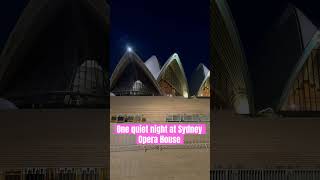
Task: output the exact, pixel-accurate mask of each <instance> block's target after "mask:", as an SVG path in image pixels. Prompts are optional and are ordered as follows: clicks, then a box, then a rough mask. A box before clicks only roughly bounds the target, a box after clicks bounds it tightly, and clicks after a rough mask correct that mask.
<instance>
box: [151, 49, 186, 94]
mask: <svg viewBox="0 0 320 180" xmlns="http://www.w3.org/2000/svg"><path fill="white" fill-rule="evenodd" d="M174 60H175V61H176V62H177V64H178V66H179V68H180V71H181V73H182V77H183V79H182V80H183V83H184V86H185V87H184V90H185V91H186V92H187V93H188V96H189V95H190V94H189V85H188V80H187V77H186V74H185V72H184V68H183V66H182V63H181V61H180V58H179V55H178V54H177V53H173V54H172V55H171V56H170V57H169V59H168V60H167V61H166V63H165V64H164V65H163V66H162V68H161V70H160V73H159V75H158V78H157V81H159V80H160V79H161V78H162V76H163V75H164V72H165V71H166V69H167V68H168V67H169V65H170V64H171V63H172V62H173V61H174ZM183 96H185V95H183Z"/></svg>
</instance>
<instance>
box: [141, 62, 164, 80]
mask: <svg viewBox="0 0 320 180" xmlns="http://www.w3.org/2000/svg"><path fill="white" fill-rule="evenodd" d="M144 64H145V65H146V66H147V68H148V69H149V71H150V72H151V74H152V75H153V77H154V78H155V79H157V78H158V75H159V73H160V64H159V61H158V59H157V57H156V56H151V57H150V58H149V59H148V60H147V61H146V62H145V63H144Z"/></svg>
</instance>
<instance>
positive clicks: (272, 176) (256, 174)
mask: <svg viewBox="0 0 320 180" xmlns="http://www.w3.org/2000/svg"><path fill="white" fill-rule="evenodd" d="M210 179H211V180H318V179H320V169H314V170H303V169H221V170H213V171H211V175H210Z"/></svg>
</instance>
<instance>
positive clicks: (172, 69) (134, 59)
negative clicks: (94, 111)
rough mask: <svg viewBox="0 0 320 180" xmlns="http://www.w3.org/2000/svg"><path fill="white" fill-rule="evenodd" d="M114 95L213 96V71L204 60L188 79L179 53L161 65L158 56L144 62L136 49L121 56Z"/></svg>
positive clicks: (112, 94)
mask: <svg viewBox="0 0 320 180" xmlns="http://www.w3.org/2000/svg"><path fill="white" fill-rule="evenodd" d="M110 84H111V85H110V91H111V96H170V97H174V96H180V97H185V98H189V97H210V71H209V70H208V68H207V67H206V66H205V65H203V64H200V65H199V66H198V67H197V68H196V69H195V70H194V72H193V74H192V78H191V81H190V83H188V80H187V77H186V74H185V72H184V69H183V65H182V63H181V60H180V58H179V56H178V54H176V53H174V54H173V55H172V56H171V57H169V59H168V60H167V61H166V62H165V64H164V65H163V66H160V64H159V61H158V59H157V57H156V56H152V57H150V58H149V59H148V60H147V61H145V62H143V61H142V60H141V59H140V57H139V56H138V55H137V54H136V53H135V52H133V51H127V52H126V53H125V54H124V55H123V57H122V58H121V59H120V61H119V63H118V65H117V66H116V68H115V70H114V72H113V74H112V76H111V80H110Z"/></svg>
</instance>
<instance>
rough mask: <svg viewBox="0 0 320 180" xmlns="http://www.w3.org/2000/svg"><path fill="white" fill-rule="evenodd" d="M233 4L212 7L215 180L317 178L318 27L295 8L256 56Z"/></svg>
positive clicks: (216, 1)
mask: <svg viewBox="0 0 320 180" xmlns="http://www.w3.org/2000/svg"><path fill="white" fill-rule="evenodd" d="M229 3H230V0H213V1H211V50H210V51H211V57H212V64H213V68H212V69H213V83H212V86H213V88H212V89H213V91H214V98H212V99H211V100H214V101H216V102H215V104H217V105H216V106H215V107H214V108H213V109H211V111H214V117H213V123H212V124H214V126H213V131H212V132H213V138H214V139H213V142H214V144H215V147H214V148H211V162H212V178H213V179H218V180H223V179H239V178H240V179H250V178H253V179H265V178H267V179H268V178H269V179H270V178H271V179H281V180H282V179H294V178H298V179H306V180H307V179H312V178H315V179H319V177H320V170H319V167H320V158H319V155H320V146H319V145H318V143H317V141H318V137H319V135H320V134H319V131H318V129H319V128H320V119H319V115H320V114H319V110H320V109H319V103H320V101H319V100H320V99H319V97H320V94H319V92H320V74H319V61H320V56H319V37H320V36H319V28H318V27H317V26H316V25H315V23H313V22H312V21H311V20H310V19H309V18H308V17H307V16H306V15H304V13H303V12H302V11H301V10H299V9H298V8H297V7H295V6H294V5H292V4H289V5H288V6H287V8H286V9H284V11H283V14H282V16H280V17H278V20H277V22H276V23H275V24H274V25H273V27H272V28H271V29H270V30H268V32H267V33H266V37H261V38H260V41H261V42H260V43H261V45H260V46H258V47H257V48H256V49H255V50H254V51H255V53H254V55H252V54H253V53H251V54H250V53H248V52H249V51H250V50H251V51H253V50H252V49H248V48H249V46H247V45H246V46H245V45H244V44H243V42H244V41H243V39H244V35H243V34H241V33H240V32H243V31H239V29H238V28H239V27H243V26H239V23H240V22H239V21H237V20H236V19H235V18H234V17H235V16H237V15H239V14H236V13H237V12H236V11H235V10H234V9H235V6H233V7H232V6H230V4H229ZM238 13H239V12H238ZM247 21H250V20H249V19H247ZM242 23H243V22H242ZM247 23H249V22H247ZM250 23H252V22H251V21H250ZM261 36H262V35H261ZM311 169H312V170H311Z"/></svg>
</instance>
